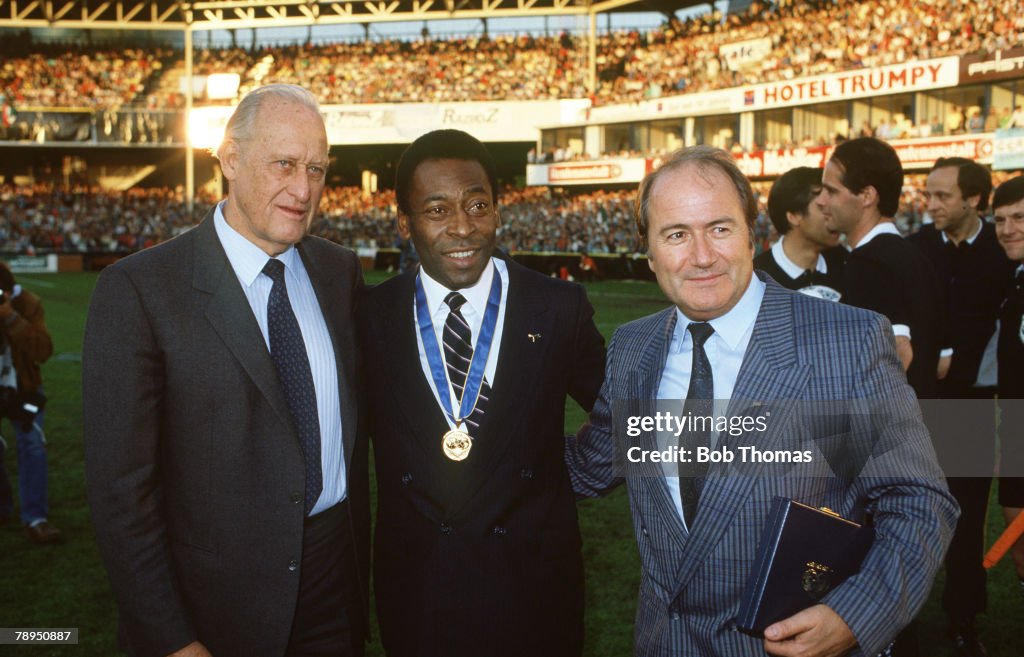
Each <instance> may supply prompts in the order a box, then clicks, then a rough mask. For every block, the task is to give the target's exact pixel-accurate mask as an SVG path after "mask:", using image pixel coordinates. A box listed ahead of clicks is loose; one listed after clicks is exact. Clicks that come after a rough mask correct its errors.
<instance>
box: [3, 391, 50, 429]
mask: <svg viewBox="0 0 1024 657" xmlns="http://www.w3.org/2000/svg"><path fill="white" fill-rule="evenodd" d="M45 406H46V395H44V394H43V393H41V392H38V391H37V392H19V391H18V390H17V389H16V388H10V387H2V388H0V418H4V417H6V418H8V419H10V421H11V422H13V423H18V424H20V426H21V428H22V430H23V431H29V430H30V429H31V428H32V423H34V422H35V421H36V416H37V415H39V412H40V411H42V410H43V408H45Z"/></svg>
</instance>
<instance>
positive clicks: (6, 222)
mask: <svg viewBox="0 0 1024 657" xmlns="http://www.w3.org/2000/svg"><path fill="white" fill-rule="evenodd" d="M993 178H994V180H995V181H996V184H998V183H999V182H1002V181H1003V180H1004V179H1005V178H1007V175H1006V174H1005V173H1001V172H996V173H995V175H994V176H993ZM770 187H771V183H770V182H764V181H761V182H755V183H754V189H755V191H756V192H757V193H758V194H759V207H760V210H761V211H760V215H759V216H758V219H757V223H756V225H755V235H754V237H755V240H756V242H757V244H758V247H759V249H764V248H767V247H768V246H770V245H771V243H772V242H774V241H775V239H776V238H777V235H776V233H775V230H774V228H773V227H772V224H771V221H770V220H769V219H768V217H767V212H766V208H765V204H766V200H767V195H768V190H769V188H770ZM635 198H636V190H635V189H626V190H596V191H594V190H590V191H585V192H576V191H567V190H564V189H551V188H548V187H527V188H525V189H515V188H513V187H506V188H505V189H504V190H502V193H501V197H500V198H499V203H500V204H501V217H502V226H501V228H500V229H499V231H498V236H499V243H500V245H501V246H502V247H503V248H505V249H507V250H509V251H513V252H532V253H538V252H569V253H584V252H586V253H596V254H607V253H634V252H636V251H637V249H638V244H637V239H636V228H635V224H634V219H633V216H634V215H633V204H634V200H635ZM213 202H214V199H213V197H212V196H209V195H206V194H201V195H200V196H199V197H198V198H197V199H196V203H195V210H194V211H193V212H192V213H189V212H188V210H187V208H186V205H185V200H184V192H183V189H182V188H177V189H167V188H155V189H132V190H129V191H126V192H114V191H101V190H99V189H95V188H93V189H85V188H75V189H71V190H63V189H59V188H55V187H53V186H48V185H37V186H34V187H16V186H13V185H3V186H0V250H2V251H7V252H12V253H13V252H16V253H44V252H53V251H56V252H122V253H123V252H132V251H137V250H140V249H143V248H145V247H147V246H152V245H153V244H156V243H158V242H161V241H164V240H166V239H170V238H171V237H174V236H175V235H178V234H180V233H181V232H183V231H185V230H187V229H188V228H190V227H192V226H194V225H195V224H196V223H197V222H198V221H199V220H200V219H201V218H202V217H203V216H204V215H205V214H206V212H207V211H208V210H209V208H210V207H211V205H212V203H213ZM925 205H926V202H925V199H924V187H923V180H921V179H920V176H916V177H912V176H908V178H907V185H906V186H905V188H904V192H903V198H902V202H901V205H900V211H899V212H898V213H897V215H896V224H897V226H898V227H899V228H900V231H901V232H902V233H904V234H908V233H912V232H914V231H916V230H917V229H918V228H919V227H920V226H921V225H922V223H923V222H924V221H926V220H927V218H926V216H925V214H926V213H925ZM395 216H396V203H395V194H394V192H393V191H392V190H384V191H381V192H378V193H376V194H366V193H363V192H362V191H361V190H360V189H359V188H357V187H329V188H327V189H326V190H325V191H324V195H323V201H322V202H321V205H320V214H319V215H318V217H317V219H316V220H315V221H314V222H313V226H312V228H311V231H312V232H313V233H314V234H316V235H319V236H321V237H324V238H327V239H330V240H332V241H334V242H337V243H339V244H344V245H346V246H349V247H351V248H354V249H359V248H369V249H377V248H389V247H399V246H400V245H401V242H400V240H399V239H398V235H397V233H396V231H395V223H394V222H395Z"/></svg>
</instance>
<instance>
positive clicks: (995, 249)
mask: <svg viewBox="0 0 1024 657" xmlns="http://www.w3.org/2000/svg"><path fill="white" fill-rule="evenodd" d="M907 241H908V242H910V243H911V244H913V245H914V246H916V247H917V248H919V249H920V250H921V253H923V254H924V255H925V257H926V258H928V260H929V261H930V262H931V263H932V266H933V267H934V269H935V272H936V274H937V275H938V278H939V282H940V284H941V287H942V292H943V295H944V298H945V302H946V312H947V315H948V317H947V321H946V325H945V332H946V336H945V343H946V344H947V345H948V346H951V347H952V348H953V361H952V363H951V364H950V367H949V374H948V375H947V376H946V378H945V379H944V380H942V381H941V382H940V383H939V390H940V392H942V393H943V395H944V396H949V397H960V396H964V395H965V393H969V392H970V390H971V388H972V387H973V386H974V382H975V381H977V379H978V368H979V367H981V361H982V359H983V357H984V354H985V348H986V347H987V346H988V343H989V340H991V339H992V336H993V335H994V334H995V331H996V319H997V317H998V315H999V306H1000V304H1001V303H1002V302H1003V297H1004V296H1005V293H1006V281H1007V280H1009V279H1010V278H1012V277H1013V270H1014V269H1015V266H1014V264H1013V262H1011V261H1010V259H1009V258H1007V257H1006V252H1005V251H1003V247H1001V246H999V242H998V240H996V231H995V227H994V226H993V225H992V224H990V223H984V222H983V223H982V225H981V232H980V233H979V234H978V236H977V237H976V238H975V239H974V242H973V243H972V244H966V243H962V244H961V245H960V248H954V247H952V245H951V244H947V243H946V242H944V241H943V240H942V232H941V231H938V230H936V229H935V226H934V225H928V226H922V227H921V230H919V231H918V232H916V233H914V234H913V235H909V236H907ZM915 356H916V351H915Z"/></svg>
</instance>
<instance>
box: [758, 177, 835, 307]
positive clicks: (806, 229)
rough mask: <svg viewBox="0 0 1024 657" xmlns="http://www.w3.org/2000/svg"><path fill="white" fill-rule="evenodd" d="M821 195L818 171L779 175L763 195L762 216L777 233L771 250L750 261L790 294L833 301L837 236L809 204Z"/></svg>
mask: <svg viewBox="0 0 1024 657" xmlns="http://www.w3.org/2000/svg"><path fill="white" fill-rule="evenodd" d="M820 192H821V169H814V168H811V167H796V168H794V169H790V170H789V171H787V172H786V173H784V174H782V176H781V177H779V179H778V180H776V181H775V184H774V185H772V189H771V192H769V194H768V216H769V217H770V218H771V220H772V224H773V225H774V226H775V230H776V231H777V232H778V233H779V240H778V241H777V242H775V244H774V245H772V248H771V249H769V250H767V251H765V252H763V253H761V254H759V255H758V256H757V257H756V258H754V267H755V268H756V269H760V270H762V271H764V272H765V273H767V274H768V275H769V276H771V277H772V278H774V279H775V282H776V283H778V284H779V285H782V286H783V287H786V288H789V289H790V290H796V291H798V292H802V293H803V294H807V295H810V296H814V297H818V298H821V299H826V300H828V301H839V299H840V298H842V287H843V286H842V280H843V264H844V262H845V260H846V249H844V248H843V247H841V246H839V233H837V232H836V231H833V230H829V228H828V226H826V225H825V215H824V214H822V212H821V208H819V207H818V206H817V204H815V203H812V201H813V200H814V198H815V197H816V196H817V195H818V194H819V193H820Z"/></svg>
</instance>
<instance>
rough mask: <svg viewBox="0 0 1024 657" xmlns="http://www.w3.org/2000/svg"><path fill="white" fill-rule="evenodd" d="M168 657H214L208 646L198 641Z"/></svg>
mask: <svg viewBox="0 0 1024 657" xmlns="http://www.w3.org/2000/svg"><path fill="white" fill-rule="evenodd" d="M167 657H213V655H211V654H210V651H209V650H207V649H206V646H204V645H203V644H201V643H199V642H198V641H193V642H192V643H190V644H188V645H187V646H185V647H184V648H182V649H181V650H177V651H175V652H172V653H171V654H169V655H167Z"/></svg>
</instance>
